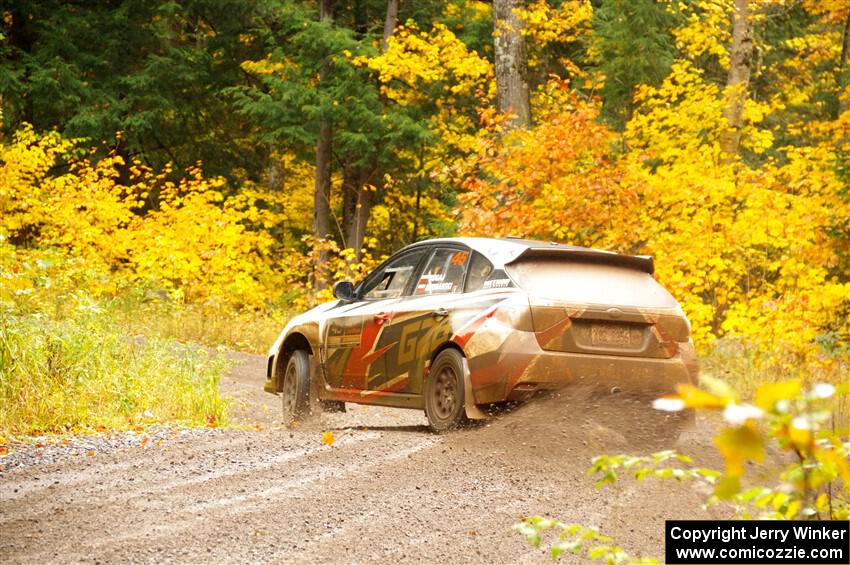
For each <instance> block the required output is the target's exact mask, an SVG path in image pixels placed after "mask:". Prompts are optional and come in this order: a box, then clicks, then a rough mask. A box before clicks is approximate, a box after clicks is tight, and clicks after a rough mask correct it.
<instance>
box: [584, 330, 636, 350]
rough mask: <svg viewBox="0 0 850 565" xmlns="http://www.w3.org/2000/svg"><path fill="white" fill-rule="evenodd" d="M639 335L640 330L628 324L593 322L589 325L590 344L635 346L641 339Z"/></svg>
mask: <svg viewBox="0 0 850 565" xmlns="http://www.w3.org/2000/svg"><path fill="white" fill-rule="evenodd" d="M641 337H642V336H641V331H640V330H639V329H637V328H633V327H630V326H616V325H612V324H593V325H592V326H590V343H591V344H592V345H612V346H614V347H637V346H639V345H640V343H641V341H642V339H641Z"/></svg>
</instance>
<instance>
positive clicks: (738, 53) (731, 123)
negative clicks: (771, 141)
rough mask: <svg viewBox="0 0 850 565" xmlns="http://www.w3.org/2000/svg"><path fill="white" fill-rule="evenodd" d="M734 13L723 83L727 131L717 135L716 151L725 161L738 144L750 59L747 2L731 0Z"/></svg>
mask: <svg viewBox="0 0 850 565" xmlns="http://www.w3.org/2000/svg"><path fill="white" fill-rule="evenodd" d="M734 10H735V13H734V15H733V20H732V53H731V57H730V59H731V66H730V67H729V77H728V78H727V80H726V107H725V108H724V109H723V116H724V117H725V118H726V122H727V125H728V128H727V129H726V130H725V131H723V132H722V133H721V135H720V148H721V149H722V150H723V153H724V154H725V159H724V160H725V161H726V162H730V161H734V160H735V158H736V156H737V155H738V147H739V146H740V144H741V128H742V127H743V125H744V123H743V122H744V119H743V116H744V102H746V100H747V89H748V87H749V84H750V67H751V65H752V60H753V22H752V20H751V19H750V7H749V0H734Z"/></svg>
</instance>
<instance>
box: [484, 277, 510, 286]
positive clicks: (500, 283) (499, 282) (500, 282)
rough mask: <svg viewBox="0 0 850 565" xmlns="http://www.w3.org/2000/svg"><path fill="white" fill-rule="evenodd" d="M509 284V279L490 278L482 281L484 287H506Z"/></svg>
mask: <svg viewBox="0 0 850 565" xmlns="http://www.w3.org/2000/svg"><path fill="white" fill-rule="evenodd" d="M509 286H511V279H491V280H489V281H484V288H506V287H509Z"/></svg>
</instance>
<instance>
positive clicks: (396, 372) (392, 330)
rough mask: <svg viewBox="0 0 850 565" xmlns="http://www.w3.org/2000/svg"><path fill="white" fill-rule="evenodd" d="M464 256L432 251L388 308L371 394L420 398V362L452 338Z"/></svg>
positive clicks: (459, 250)
mask: <svg viewBox="0 0 850 565" xmlns="http://www.w3.org/2000/svg"><path fill="white" fill-rule="evenodd" d="M469 256H470V251H469V249H468V248H465V247H462V246H448V245H443V246H438V247H435V248H434V249H433V251H432V252H431V253H430V254H429V256H428V259H427V261H426V262H425V263H424V267H423V268H422V270H421V272H420V273H419V275H418V277H417V281H416V284H415V285H414V286H413V288H412V289H411V291H410V293H409V294H408V295H407V296H403V297H402V298H400V299H399V300H398V301H397V302H395V303H394V304H392V305H391V306H389V312H390V314H391V320H392V321H391V323H390V324H389V325H388V326H387V327H386V328H385V329H384V332H383V333H382V335H381V338H380V343H379V346H380V347H381V348H385V347H386V348H388V349H387V350H386V354H385V355H384V362H385V370H384V372H383V374H382V375H381V376H380V378H370V380H369V388H370V390H378V391H386V392H395V393H407V394H421V392H422V373H423V369H424V366H425V362H426V361H427V360H428V359H429V357H430V354H431V352H432V351H433V349H434V348H435V347H436V346H437V345H439V344H440V343H442V342H444V341H446V340H447V339H448V338H449V337H450V336H451V335H452V326H451V314H452V312H453V311H454V304H455V303H456V302H457V301H458V300H462V294H461V293H462V292H463V288H464V280H465V278H466V266H467V263H468V262H469Z"/></svg>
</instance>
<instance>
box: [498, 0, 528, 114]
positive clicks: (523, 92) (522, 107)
mask: <svg viewBox="0 0 850 565" xmlns="http://www.w3.org/2000/svg"><path fill="white" fill-rule="evenodd" d="M521 6H522V0H493V20H494V22H493V28H494V30H493V31H494V33H493V35H494V44H495V58H496V108H497V109H498V110H499V112H502V113H505V114H508V115H509V117H508V119H507V120H506V121H505V126H506V128H507V129H515V128H524V127H528V126H529V125H530V124H531V109H530V106H529V94H528V61H527V58H526V51H525V36H523V35H522V25H523V23H522V20H520V18H519V16H518V15H517V13H516V10H517V9H518V8H520V7H521Z"/></svg>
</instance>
